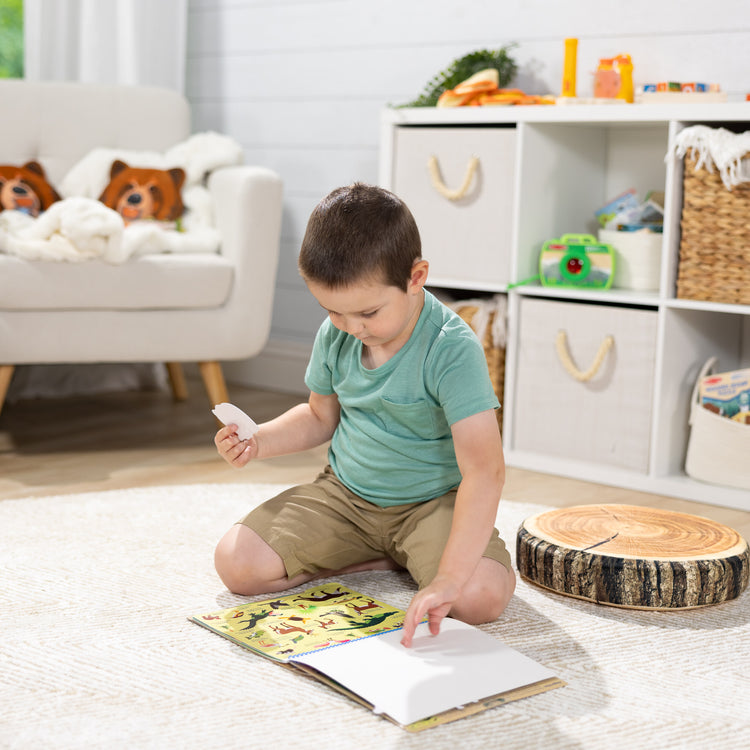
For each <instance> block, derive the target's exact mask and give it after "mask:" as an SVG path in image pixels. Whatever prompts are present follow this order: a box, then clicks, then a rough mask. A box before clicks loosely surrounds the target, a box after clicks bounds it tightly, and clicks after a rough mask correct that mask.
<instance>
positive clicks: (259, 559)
mask: <svg viewBox="0 0 750 750" xmlns="http://www.w3.org/2000/svg"><path fill="white" fill-rule="evenodd" d="M259 541H260V544H258V542H259ZM263 547H267V545H266V544H265V542H263V541H262V540H260V537H258V536H257V534H256V533H255V532H254V531H252V530H251V529H249V528H248V527H247V526H243V525H242V524H236V525H235V526H233V527H232V528H231V529H230V530H229V531H228V532H227V533H226V534H225V535H224V536H223V537H222V538H221V539H220V540H219V543H218V544H217V545H216V550H215V551H214V567H215V568H216V573H217V574H218V576H219V578H221V581H222V583H223V584H224V585H225V586H226V587H227V588H228V589H229V590H230V591H231V592H232V593H233V594H240V595H242V596H252V595H254V594H262V593H266V592H267V591H268V584H269V581H271V580H273V579H274V578H277V577H279V576H278V574H279V570H278V565H271V564H269V563H275V560H272V559H269V555H268V554H264V552H266V550H264V549H263ZM268 550H269V551H271V550H270V548H268ZM271 552H272V551H271ZM272 554H274V555H275V553H272ZM282 568H283V563H282Z"/></svg>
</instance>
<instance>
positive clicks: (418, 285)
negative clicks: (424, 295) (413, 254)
mask: <svg viewBox="0 0 750 750" xmlns="http://www.w3.org/2000/svg"><path fill="white" fill-rule="evenodd" d="M429 270H430V264H429V263H428V262H427V261H426V260H424V259H423V258H419V259H417V260H415V261H414V265H413V266H412V267H411V278H410V279H409V288H410V289H413V290H415V291H421V289H422V288H423V287H424V285H425V284H426V283H427V274H428V273H429Z"/></svg>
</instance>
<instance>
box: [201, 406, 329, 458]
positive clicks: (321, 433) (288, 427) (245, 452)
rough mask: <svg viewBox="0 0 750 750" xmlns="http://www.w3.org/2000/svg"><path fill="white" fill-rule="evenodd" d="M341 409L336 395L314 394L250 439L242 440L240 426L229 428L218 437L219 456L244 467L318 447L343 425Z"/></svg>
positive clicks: (263, 426)
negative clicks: (339, 425) (257, 461)
mask: <svg viewBox="0 0 750 750" xmlns="http://www.w3.org/2000/svg"><path fill="white" fill-rule="evenodd" d="M339 415H340V407H339V401H338V397H337V396H336V395H335V394H332V395H330V396H323V395H321V394H319V393H311V394H310V398H309V399H308V401H307V403H306V404H299V405H298V406H295V407H292V408H291V409H289V410H288V411H286V412H284V413H283V414H281V415H280V416H278V417H276V418H275V419H272V420H271V421H269V422H264V423H263V424H261V425H260V427H259V429H258V432H256V433H255V435H254V436H253V437H252V438H250V439H249V440H240V439H239V437H238V436H237V425H227V426H226V427H223V428H222V429H220V430H219V431H218V432H217V433H216V436H215V437H214V443H215V445H216V449H217V450H218V452H219V455H220V456H221V457H222V458H223V459H224V460H225V461H226V462H227V463H228V464H230V465H231V466H234V467H237V468H241V467H242V466H245V465H246V464H247V463H248V462H249V461H252V460H253V459H256V458H271V457H272V456H281V455H284V454H287V453H296V452H298V451H304V450H307V449H308V448H314V447H315V446H317V445H322V444H323V443H325V442H326V441H328V440H330V439H331V437H332V436H333V433H334V431H335V429H336V426H337V425H338V423H339Z"/></svg>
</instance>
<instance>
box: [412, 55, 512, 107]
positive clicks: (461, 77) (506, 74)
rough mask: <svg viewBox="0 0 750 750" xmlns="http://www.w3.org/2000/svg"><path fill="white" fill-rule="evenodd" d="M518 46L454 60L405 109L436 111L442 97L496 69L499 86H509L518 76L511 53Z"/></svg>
mask: <svg viewBox="0 0 750 750" xmlns="http://www.w3.org/2000/svg"><path fill="white" fill-rule="evenodd" d="M515 46H516V45H515V44H514V43H512V44H508V45H507V46H505V47H500V49H497V50H488V49H479V50H475V51H474V52H470V53H469V54H468V55H464V56H463V57H459V58H458V59H456V60H454V61H453V62H452V63H451V64H450V65H449V66H448V67H447V68H446V69H445V70H442V71H441V72H440V73H438V74H437V75H435V76H434V77H433V78H432V79H431V80H430V81H429V83H427V85H426V86H425V89H424V91H423V92H422V94H420V95H419V96H418V97H417V98H416V99H415V100H414V101H411V102H409V103H408V104H405V105H402V106H406V107H434V106H436V105H437V100H438V97H439V96H440V94H442V93H443V92H444V91H446V90H448V89H453V88H455V87H456V86H458V85H459V84H460V83H463V82H464V81H466V80H467V79H468V78H471V76H473V75H474V74H475V73H478V72H480V71H484V70H487V69H488V68H494V69H495V70H496V71H497V73H498V80H497V83H496V85H497V86H498V87H504V86H507V85H508V84H509V83H510V82H511V80H513V78H514V77H515V75H516V71H517V70H518V66H517V65H516V61H515V60H514V59H513V58H512V57H511V56H510V54H509V52H510V50H511V49H513V47H515Z"/></svg>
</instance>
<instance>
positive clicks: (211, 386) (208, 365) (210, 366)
mask: <svg viewBox="0 0 750 750" xmlns="http://www.w3.org/2000/svg"><path fill="white" fill-rule="evenodd" d="M198 367H199V368H200V371H201V377H202V378H203V385H205V387H206V393H207V394H208V400H209V401H210V402H211V406H216V404H221V403H224V402H225V401H229V394H228V393H227V384H226V383H225V382H224V375H223V373H222V372H221V364H220V363H219V362H198Z"/></svg>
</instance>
